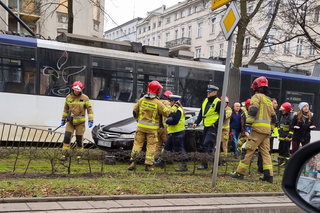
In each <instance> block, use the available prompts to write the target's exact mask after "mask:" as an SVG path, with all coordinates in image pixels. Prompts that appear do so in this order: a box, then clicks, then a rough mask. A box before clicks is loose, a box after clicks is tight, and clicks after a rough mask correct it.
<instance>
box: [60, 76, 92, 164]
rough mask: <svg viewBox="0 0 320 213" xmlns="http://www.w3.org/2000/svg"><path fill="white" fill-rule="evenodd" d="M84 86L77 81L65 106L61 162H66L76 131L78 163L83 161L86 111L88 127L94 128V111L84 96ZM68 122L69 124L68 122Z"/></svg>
mask: <svg viewBox="0 0 320 213" xmlns="http://www.w3.org/2000/svg"><path fill="white" fill-rule="evenodd" d="M82 90H83V84H82V83H81V82H80V81H75V82H74V83H73V84H72V91H71V94H69V95H68V96H67V97H66V101H65V104H64V109H63V114H62V121H61V126H64V125H65V124H66V123H67V126H66V132H65V135H64V140H63V151H62V153H63V155H62V157H61V158H60V160H62V161H65V160H66V159H67V155H68V154H69V150H70V143H71V138H72V135H73V133H74V131H76V141H77V150H78V152H79V153H78V156H77V160H78V162H79V161H80V159H81V156H80V153H81V152H82V151H83V134H84V132H85V121H86V117H85V115H86V111H87V113H88V118H89V121H88V126H89V128H91V127H92V126H93V110H92V106H91V103H90V100H89V98H88V96H86V95H85V94H83V92H82ZM66 120H67V122H66Z"/></svg>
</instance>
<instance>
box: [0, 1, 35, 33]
mask: <svg viewBox="0 0 320 213" xmlns="http://www.w3.org/2000/svg"><path fill="white" fill-rule="evenodd" d="M0 5H1V6H2V7H3V8H4V9H5V10H6V11H7V12H8V13H9V14H10V15H12V17H13V18H15V19H16V20H17V21H18V22H19V23H20V24H21V25H22V26H23V27H24V28H25V29H26V30H27V31H28V32H29V33H30V34H31V35H32V36H36V35H35V34H34V32H32V30H31V29H30V28H29V27H28V25H26V24H25V23H24V22H23V21H22V20H21V19H20V18H18V17H17V15H16V14H14V12H12V10H10V8H9V7H7V5H5V3H3V2H2V1H1V0H0Z"/></svg>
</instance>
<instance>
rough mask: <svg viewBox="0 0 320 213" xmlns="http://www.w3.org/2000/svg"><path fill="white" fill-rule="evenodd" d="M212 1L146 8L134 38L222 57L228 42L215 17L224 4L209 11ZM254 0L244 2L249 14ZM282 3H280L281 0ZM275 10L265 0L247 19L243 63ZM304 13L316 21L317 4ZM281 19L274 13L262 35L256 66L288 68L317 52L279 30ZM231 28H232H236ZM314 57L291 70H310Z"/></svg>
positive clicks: (316, 37)
mask: <svg viewBox="0 0 320 213" xmlns="http://www.w3.org/2000/svg"><path fill="white" fill-rule="evenodd" d="M211 2H212V1H211V0H186V1H183V2H180V3H178V4H176V5H174V6H172V7H169V8H166V6H165V5H163V6H162V7H159V8H157V9H155V10H153V11H151V12H149V14H148V16H147V17H146V18H144V19H143V20H141V21H140V22H139V23H138V25H137V41H138V42H141V43H142V44H143V45H150V46H157V47H166V48H169V49H170V51H171V52H174V51H177V50H187V51H190V52H192V53H193V54H194V58H225V57H226V51H227V45H228V44H227V41H225V38H224V35H223V33H222V31H221V27H220V21H221V18H222V15H223V14H224V10H225V9H226V7H222V8H220V9H218V10H215V11H211ZM256 3H257V1H254V0H250V1H248V2H247V11H248V13H249V14H250V13H252V12H253V9H254V8H255V4H256ZM283 5H284V6H285V4H284V3H283V4H282V6H283ZM281 9H285V8H281ZM274 10H275V1H273V0H268V1H264V3H263V5H262V6H261V11H259V13H258V14H257V15H256V16H255V17H254V19H253V20H252V21H251V22H250V24H249V26H248V28H249V29H250V30H249V31H248V32H247V35H246V37H245V41H244V50H243V65H244V66H245V65H246V64H247V63H248V62H249V60H250V59H251V57H252V55H253V54H254V52H255V49H256V48H257V46H258V44H259V42H260V40H257V39H256V38H259V37H260V38H261V37H262V36H263V34H264V32H265V31H266V29H267V27H268V23H269V21H270V19H271V17H272V15H273V12H274ZM309 18H310V21H313V22H315V23H319V20H320V19H319V7H314V8H313V9H312V12H310V15H309ZM286 21H290V20H289V19H288V17H280V16H279V18H277V19H276V21H275V24H274V27H272V29H271V30H270V32H269V34H268V37H267V39H266V41H265V42H266V43H265V46H264V48H263V49H262V51H261V53H260V55H259V57H258V59H257V60H256V62H255V63H254V66H256V67H257V68H260V69H270V70H271V69H272V70H275V71H281V72H287V71H288V70H287V69H288V67H290V66H292V65H294V64H296V63H302V62H307V61H311V60H312V59H315V57H316V55H317V52H316V50H315V49H314V47H313V46H312V45H311V44H310V43H309V42H308V41H307V40H306V38H304V37H303V36H300V37H295V36H294V35H290V34H286V35H283V34H284V29H285V28H286V26H287V25H286ZM317 27H318V30H317V32H320V26H317ZM234 33H235V34H236V33H237V31H235V32H234ZM253 34H255V35H256V36H253ZM284 36H285V37H284ZM313 36H314V40H319V39H320V38H319V35H317V34H316V33H314V35H313ZM286 37H287V38H286ZM288 38H289V39H290V40H288V41H286V42H284V43H283V44H282V45H275V44H276V43H279V41H283V40H285V39H288ZM235 43H236V36H234V41H233V48H232V50H233V51H232V59H233V57H234V55H233V53H234V48H235V45H234V44H235ZM273 44H274V45H273ZM318 55H319V54H318ZM318 62H319V60H315V61H313V62H311V63H308V64H305V65H300V66H298V67H292V68H291V69H290V72H296V73H300V74H310V73H312V71H313V69H314V66H315V64H317V63H318Z"/></svg>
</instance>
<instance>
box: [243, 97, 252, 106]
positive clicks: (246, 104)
mask: <svg viewBox="0 0 320 213" xmlns="http://www.w3.org/2000/svg"><path fill="white" fill-rule="evenodd" d="M250 102H251V99H250V98H249V99H247V100H246V101H245V102H244V105H245V106H246V107H247V108H249V106H250Z"/></svg>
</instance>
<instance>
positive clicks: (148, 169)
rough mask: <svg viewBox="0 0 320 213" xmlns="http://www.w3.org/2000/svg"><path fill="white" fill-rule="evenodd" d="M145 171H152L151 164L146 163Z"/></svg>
mask: <svg viewBox="0 0 320 213" xmlns="http://www.w3.org/2000/svg"><path fill="white" fill-rule="evenodd" d="M145 170H146V172H152V171H154V169H153V168H152V166H151V165H146V169H145Z"/></svg>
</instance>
